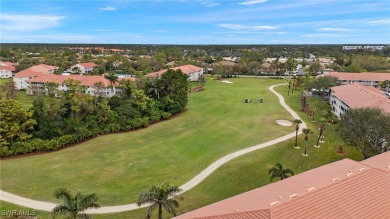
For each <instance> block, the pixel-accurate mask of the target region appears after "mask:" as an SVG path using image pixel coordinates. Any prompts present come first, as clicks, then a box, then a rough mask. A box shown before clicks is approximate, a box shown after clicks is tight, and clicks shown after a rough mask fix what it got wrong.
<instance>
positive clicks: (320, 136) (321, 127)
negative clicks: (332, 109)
mask: <svg viewBox="0 0 390 219" xmlns="http://www.w3.org/2000/svg"><path fill="white" fill-rule="evenodd" d="M319 131H320V133H319V135H318V140H317V144H316V145H314V147H317V148H319V147H320V146H319V143H320V140H321V139H322V136H323V134H324V132H325V126H324V125H323V124H321V126H320V128H319Z"/></svg>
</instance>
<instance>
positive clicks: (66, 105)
mask: <svg viewBox="0 0 390 219" xmlns="http://www.w3.org/2000/svg"><path fill="white" fill-rule="evenodd" d="M56 86H58V85H54V86H51V84H50V83H48V84H47V90H48V92H47V95H46V94H42V95H38V96H37V97H36V98H35V100H34V102H33V106H32V107H31V108H28V107H26V106H25V105H23V103H21V102H19V101H17V100H13V99H1V100H0V157H7V156H13V155H19V154H27V153H30V152H36V151H51V150H57V149H59V148H62V147H65V146H66V145H69V144H72V143H78V142H81V141H84V140H86V139H89V138H92V137H95V136H99V135H101V134H107V133H114V132H121V131H129V130H134V129H137V128H141V127H147V126H149V125H150V124H152V123H154V122H157V121H160V120H161V119H167V118H169V117H170V116H172V115H173V114H176V113H178V112H180V111H182V110H183V109H184V108H185V107H186V105H187V102H188V81H187V76H186V75H184V74H183V73H182V72H181V70H176V71H174V70H168V71H167V72H166V73H165V74H163V75H162V77H161V78H154V79H146V78H141V79H139V80H138V81H135V82H134V81H128V80H122V81H120V83H119V87H120V88H121V92H120V94H119V95H116V96H113V97H111V98H106V97H102V96H99V95H89V94H84V93H83V90H82V89H81V87H80V86H77V83H75V84H74V86H69V87H70V89H69V91H65V92H62V93H58V92H57V91H56V89H52V88H53V87H56ZM55 92H57V93H55Z"/></svg>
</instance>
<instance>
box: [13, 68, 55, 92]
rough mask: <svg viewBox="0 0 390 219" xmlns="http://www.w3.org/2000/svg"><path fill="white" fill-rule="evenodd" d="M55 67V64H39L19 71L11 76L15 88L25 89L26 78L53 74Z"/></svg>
mask: <svg viewBox="0 0 390 219" xmlns="http://www.w3.org/2000/svg"><path fill="white" fill-rule="evenodd" d="M57 69H58V67H56V66H52V65H45V64H40V65H36V66H32V67H30V68H27V69H25V70H23V71H20V72H18V73H17V74H15V76H14V77H13V80H14V83H15V86H16V89H18V90H20V89H27V87H28V84H27V80H29V79H31V78H34V77H38V76H42V75H46V74H53V73H54V72H55V71H56V70H57Z"/></svg>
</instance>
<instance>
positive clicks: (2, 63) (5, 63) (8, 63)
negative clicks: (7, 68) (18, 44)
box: [0, 61, 14, 65]
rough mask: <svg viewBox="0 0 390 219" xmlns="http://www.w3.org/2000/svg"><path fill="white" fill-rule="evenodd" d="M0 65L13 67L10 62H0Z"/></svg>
mask: <svg viewBox="0 0 390 219" xmlns="http://www.w3.org/2000/svg"><path fill="white" fill-rule="evenodd" d="M0 64H1V65H14V63H12V62H2V61H0Z"/></svg>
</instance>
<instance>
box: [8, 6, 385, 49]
mask: <svg viewBox="0 0 390 219" xmlns="http://www.w3.org/2000/svg"><path fill="white" fill-rule="evenodd" d="M0 12H1V14H0V28H1V29H0V30H1V33H0V40H1V42H3V43H104V44H105V43H110V44H112V43H115V44H117V43H119V44H389V43H390V0H364V1H363V0H238V1H236V0H226V1H221V0H219V1H218V0H169V1H164V0H148V1H137V0H101V1H97V0H95V1H94V0H68V1H60V0H50V1H49V0H46V1H36V0H2V1H1V2H0Z"/></svg>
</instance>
